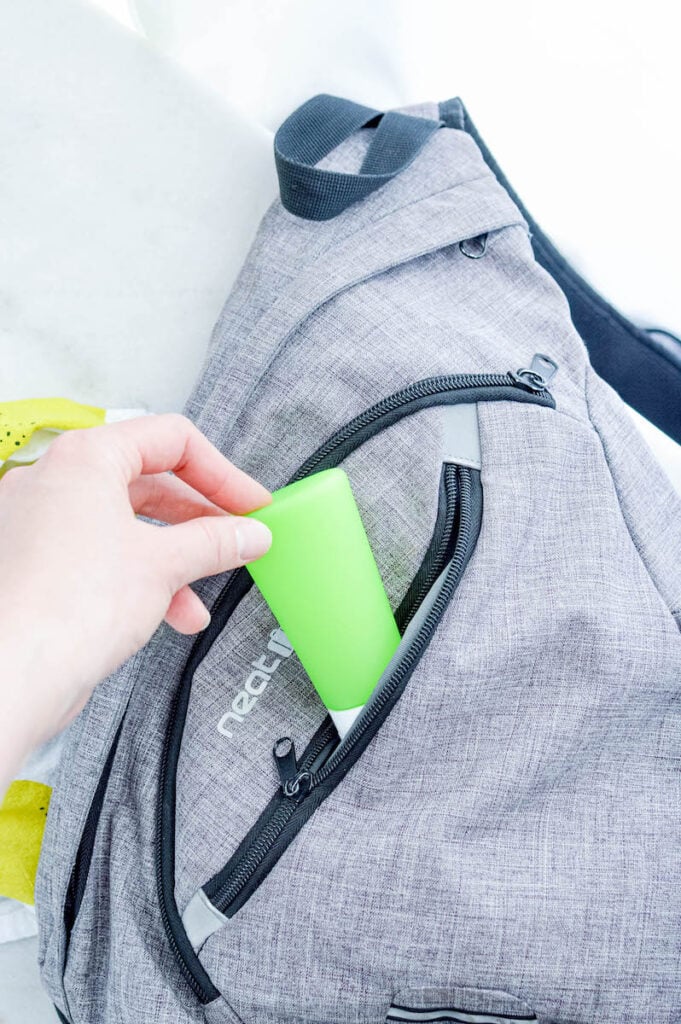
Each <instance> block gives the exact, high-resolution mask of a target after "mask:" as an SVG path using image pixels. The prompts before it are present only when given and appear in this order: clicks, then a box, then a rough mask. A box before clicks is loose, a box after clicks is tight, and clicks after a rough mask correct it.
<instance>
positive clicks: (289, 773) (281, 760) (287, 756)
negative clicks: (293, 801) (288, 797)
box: [272, 736, 298, 791]
mask: <svg viewBox="0 0 681 1024" xmlns="http://www.w3.org/2000/svg"><path fill="white" fill-rule="evenodd" d="M272 753H273V755H274V760H275V762H276V765H277V771H278V772H279V778H280V779H281V785H282V788H284V791H285V788H286V785H287V783H290V782H291V781H292V780H293V779H295V777H296V775H297V774H298V761H297V760H296V748H295V744H294V742H293V740H292V739H291V737H290V736H282V737H281V738H280V739H278V740H277V741H276V743H275V744H274V746H273V747H272Z"/></svg>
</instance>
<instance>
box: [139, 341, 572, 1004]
mask: <svg viewBox="0 0 681 1024" xmlns="http://www.w3.org/2000/svg"><path fill="white" fill-rule="evenodd" d="M542 370H543V372H542ZM556 370H557V366H556V364H555V363H554V362H553V360H550V359H549V358H548V357H546V356H540V355H538V356H535V357H534V359H533V360H532V363H531V364H530V367H528V368H521V369H519V370H517V371H515V373H512V372H510V371H509V372H508V373H505V374H445V375H441V376H437V377H429V378H426V379H424V380H421V381H417V382H415V383H414V384H411V385H409V386H407V387H406V388H403V389H402V390H401V391H398V392H395V393H394V394H392V395H389V396H388V397H386V398H384V399H382V400H381V401H379V402H378V403H376V404H375V405H374V406H372V407H371V408H369V409H367V410H365V411H364V412H363V413H361V414H360V415H359V416H356V417H355V418H354V419H353V420H351V421H350V422H349V423H347V424H346V425H345V426H343V427H341V428H340V429H339V430H337V431H336V432H335V433H334V434H333V435H332V436H331V437H330V438H329V439H328V440H327V441H326V442H324V444H322V445H321V446H320V447H319V448H318V449H317V450H316V451H315V452H314V453H313V454H312V455H311V456H310V458H309V459H307V460H306V461H305V462H304V463H303V464H302V465H301V466H300V468H299V469H298V470H297V471H296V473H295V474H294V475H293V476H292V477H291V478H290V479H289V480H288V481H287V482H288V483H293V482H294V481H296V480H300V479H302V478H303V477H305V476H308V475H309V474H311V473H313V472H316V471H321V470H322V469H329V468H331V467H333V466H337V465H339V464H340V463H341V462H342V461H343V460H344V459H345V458H346V457H347V456H348V455H349V454H351V452H353V451H354V450H355V449H356V448H359V447H360V446H361V445H362V444H363V443H364V442H365V441H367V440H369V438H371V437H372V436H374V435H375V434H376V433H378V432H379V431H382V430H384V429H386V428H387V427H389V426H391V425H392V424H393V423H395V422H397V421H398V420H400V419H402V418H403V417H404V416H408V415H412V414H413V413H416V412H418V411H420V410H421V409H424V408H428V407H429V406H433V405H441V404H451V403H455V402H463V401H465V402H468V403H476V402H484V401H516V402H525V403H533V404H537V405H542V406H545V407H548V408H555V401H554V399H553V397H552V395H551V393H550V392H549V390H548V388H547V386H546V385H547V383H548V380H549V379H550V378H551V377H552V376H553V375H554V374H555V372H556ZM464 394H465V397H463V395H464ZM458 483H459V486H460V488H461V495H460V496H459V499H457V500H459V503H460V504H461V505H462V507H463V505H464V504H465V503H466V501H470V504H471V512H472V514H473V516H474V519H473V523H472V528H471V530H470V536H469V537H468V538H466V536H465V534H466V530H464V531H463V532H462V531H461V530H459V537H460V538H461V543H460V542H459V537H457V542H456V545H455V551H454V555H453V557H452V560H451V561H450V562H449V564H448V567H447V569H446V570H445V571H444V573H443V576H444V578H443V579H442V580H441V584H442V587H441V590H440V591H439V593H438V596H437V598H436V603H435V604H434V605H433V607H432V608H431V610H430V612H429V615H428V616H427V622H426V624H425V626H423V628H422V629H421V630H420V634H421V639H420V640H419V642H418V643H417V644H416V645H415V646H414V648H413V649H412V648H411V647H410V649H409V652H408V657H407V655H406V654H405V660H404V663H402V662H401V663H400V666H401V667H399V672H398V671H397V670H396V679H395V681H394V682H393V684H392V685H391V688H390V696H389V698H388V697H386V698H385V699H384V700H383V701H382V702H381V704H380V706H379V707H377V708H376V709H374V706H373V704H372V707H371V708H365V709H364V711H363V712H362V714H361V715H360V717H359V718H358V720H357V722H355V723H354V725H353V727H352V729H351V730H350V732H349V733H348V734H347V735H346V737H345V740H344V741H343V744H341V745H338V747H337V750H335V751H334V750H332V751H331V753H330V754H328V756H327V748H329V747H330V746H331V745H332V744H333V742H334V737H336V738H337V734H336V733H335V727H334V726H333V723H332V722H331V719H330V717H328V716H327V718H326V719H325V721H324V722H323V723H322V725H321V726H320V727H319V729H318V730H317V732H316V734H315V735H314V736H313V738H312V739H311V741H310V743H309V744H308V745H307V747H306V749H305V751H304V752H303V754H302V756H301V758H300V761H299V762H298V761H297V760H296V769H297V770H296V773H295V775H293V774H292V766H293V761H292V760H291V756H292V757H293V758H295V751H293V750H291V751H290V752H289V754H290V755H291V756H289V757H288V759H287V765H288V767H287V768H285V769H284V771H285V774H286V780H285V782H284V783H282V785H285V784H288V788H289V790H294V789H295V787H296V783H297V786H298V788H297V791H296V792H291V795H286V794H285V793H284V792H283V790H282V788H281V787H280V789H279V791H278V792H277V794H276V795H275V797H273V800H272V802H271V804H270V805H268V807H267V808H266V809H265V811H264V812H263V814H262V815H261V816H260V818H259V819H258V821H257V822H256V823H255V824H254V826H253V828H252V829H251V830H250V831H249V833H248V836H246V837H245V839H244V841H243V842H242V844H241V846H240V848H239V850H237V854H239V853H240V851H241V854H240V856H239V862H238V863H235V864H234V865H232V868H233V870H232V871H231V872H230V877H229V879H228V878H227V877H226V875H225V869H223V871H222V872H220V873H218V875H216V876H214V878H213V879H211V881H210V882H209V883H208V884H207V885H206V886H205V887H204V892H205V894H206V896H207V897H208V898H209V899H210V900H211V902H214V901H215V902H214V905H217V903H220V904H221V905H224V906H228V907H229V910H230V915H229V916H233V914H234V913H236V911H237V910H238V909H239V907H240V906H241V905H243V902H245V899H244V898H243V896H244V893H248V892H249V889H251V887H252V886H253V885H254V883H255V886H256V887H257V884H259V881H258V879H259V878H261V877H264V874H266V873H267V871H268V870H269V869H270V868H271V867H272V866H273V864H274V863H275V862H276V859H278V856H279V855H280V852H281V843H280V842H278V840H280V839H281V837H282V833H283V832H284V830H285V829H286V826H287V825H291V827H292V828H293V822H292V818H293V817H294V815H295V814H296V813H298V819H299V822H300V827H302V824H304V821H305V820H307V818H308V817H309V816H310V815H311V814H312V813H313V812H314V810H315V809H316V807H317V806H318V805H319V804H320V803H321V802H322V800H323V799H324V798H325V796H326V795H328V793H329V792H331V790H332V789H333V788H335V786H336V785H337V784H338V782H339V781H340V780H341V778H342V777H343V776H344V774H345V773H346V772H347V771H348V770H349V768H350V767H351V764H352V763H354V761H355V760H356V759H357V758H358V757H359V756H360V755H361V753H362V751H363V750H364V748H365V747H366V746H367V744H368V742H369V740H370V739H371V736H372V735H373V734H374V733H375V731H376V730H377V729H378V727H379V726H380V723H381V720H382V718H385V717H386V715H387V713H388V712H389V710H390V707H391V706H392V705H391V704H390V703H389V700H390V701H392V703H394V701H395V700H397V699H398V698H399V695H400V693H401V690H402V689H403V688H404V686H405V685H406V683H407V682H408V679H409V677H410V675H411V673H412V672H413V670H414V667H415V665H416V664H417V662H418V660H419V658H420V656H421V654H422V653H423V650H424V649H425V647H426V646H427V644H428V641H429V640H430V637H431V635H432V632H433V630H434V629H435V627H436V625H437V622H438V621H439V618H440V616H441V614H442V612H443V611H444V608H445V607H446V605H447V603H448V601H449V600H450V599H451V597H452V595H453V592H454V590H455V589H456V586H457V585H458V582H459V578H460V575H461V574H462V573H463V570H464V569H465V566H466V564H467V561H468V558H469V557H470V555H471V553H472V549H473V547H474V543H475V540H477V533H476V525H475V523H476V517H477V529H478V530H479V525H480V523H479V520H480V516H481V505H482V492H481V488H480V480H479V473H477V472H476V471H475V470H471V469H468V468H466V467H458ZM462 514H464V513H462ZM251 586H252V581H251V578H250V576H249V575H248V572H247V570H245V569H243V568H242V569H238V570H236V571H234V572H233V573H231V574H230V575H229V577H228V579H227V582H226V584H225V586H224V588H223V590H222V592H221V594H220V596H219V598H218V600H217V601H216V604H215V606H214V608H213V613H212V618H211V623H210V625H209V626H208V628H207V629H206V630H205V631H204V632H203V633H202V634H201V635H200V636H199V637H198V638H197V640H196V642H195V644H194V647H193V648H192V650H191V652H190V655H189V658H188V660H187V664H186V666H185V669H184V671H183V673H182V676H181V679H180V682H179V684H178V687H177V690H176V692H175V694H174V697H173V700H172V702H171V706H170V708H169V714H168V726H167V730H166V735H165V739H164V743H163V749H162V756H161V766H160V773H159V790H158V803H157V829H156V847H155V864H156V881H157V890H158V897H159V906H160V913H161V919H162V921H163V926H164V930H165V932H166V935H167V938H168V942H169V945H170V947H171V949H172V952H173V954H174V956H175V959H176V960H177V963H178V966H179V968H180V970H181V972H182V974H183V976H184V977H185V979H186V981H187V983H188V985H189V986H190V988H191V989H192V991H193V992H194V993H195V995H196V996H197V998H198V999H199V1000H200V1001H201V1002H202V1003H203V1004H207V1003H210V1002H212V1001H213V1000H215V999H217V998H218V996H219V992H218V990H217V989H216V987H215V985H214V984H213V982H212V981H211V979H210V977H209V976H208V974H207V972H206V970H205V968H204V967H203V965H202V963H201V961H200V960H199V957H198V955H197V954H196V952H195V951H194V949H193V948H192V946H191V943H190V942H189V939H188V937H187V934H186V932H185V930H184V927H183V925H182V920H181V917H180V913H179V910H178V907H177V904H176V902H175V894H174V886H175V878H174V865H175V813H176V812H175V776H176V771H177V763H178V759H179V754H180V747H181V742H182V735H183V731H184V723H185V720H186V715H187V709H188V705H189V699H190V694H191V683H192V678H193V675H194V672H195V670H196V668H197V667H198V665H199V664H200V662H201V661H202V660H203V658H204V657H205V656H206V655H207V654H208V652H209V650H210V648H211V647H212V644H213V643H214V642H215V641H216V640H217V639H218V637H219V635H220V633H221V632H222V630H223V629H224V627H225V625H226V624H227V622H228V620H229V618H230V616H231V615H232V613H233V611H234V609H235V608H236V607H237V605H238V604H239V602H240V601H241V600H242V599H243V597H244V596H245V595H246V593H248V591H249V590H250V588H251ZM421 589H423V588H421ZM408 617H409V618H410V617H411V615H410V616H408ZM414 617H416V613H414ZM422 625H423V624H422ZM370 703H371V702H370ZM365 713H366V717H365ZM341 746H343V752H342V755H341ZM320 760H321V764H320V763H319V761H320ZM287 834H288V830H287ZM284 838H286V837H284ZM235 856H236V854H235ZM230 864H231V862H230ZM227 866H228V865H226V866H225V868H227ZM219 897H220V898H219Z"/></svg>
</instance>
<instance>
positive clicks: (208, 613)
mask: <svg viewBox="0 0 681 1024" xmlns="http://www.w3.org/2000/svg"><path fill="white" fill-rule="evenodd" d="M210 619H211V615H210V612H209V611H208V609H207V608H206V617H205V619H204V622H203V625H202V626H201V630H204V629H208V627H209V626H210Z"/></svg>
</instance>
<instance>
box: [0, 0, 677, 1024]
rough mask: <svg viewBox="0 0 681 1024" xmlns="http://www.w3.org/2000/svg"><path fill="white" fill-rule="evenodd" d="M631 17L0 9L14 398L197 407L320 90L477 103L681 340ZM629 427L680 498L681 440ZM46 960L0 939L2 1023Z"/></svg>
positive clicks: (643, 41) (157, 3)
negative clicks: (287, 162)
mask: <svg viewBox="0 0 681 1024" xmlns="http://www.w3.org/2000/svg"><path fill="white" fill-rule="evenodd" d="M98 7H99V8H101V9H100V10H98V9H97V8H98ZM620 14H621V8H620V6H619V5H615V3H614V0H608V2H607V3H603V4H602V5H601V7H600V8H594V7H593V5H592V4H589V5H587V4H586V2H584V0H576V3H575V4H574V5H571V7H570V9H569V17H568V14H567V12H564V13H561V12H560V11H557V10H556V8H555V6H553V5H546V4H545V3H543V2H539V0H522V2H521V4H520V5H519V6H518V5H512V6H511V7H509V5H506V4H503V3H502V2H501V0H494V2H493V3H492V5H491V7H490V6H489V5H473V4H468V5H459V4H454V3H451V2H449V0H421V2H420V3H419V4H418V5H416V4H413V3H410V2H408V0H376V3H375V4H372V5H366V4H364V3H362V2H360V0H347V3H346V4H345V5H343V6H342V9H340V8H339V7H338V5H337V4H335V3H332V2H331V0H276V2H274V0H258V2H257V3H254V2H253V0H129V2H128V0H92V2H91V3H90V4H88V3H86V2H84V0H21V3H13V2H12V0H0V39H1V40H2V42H3V45H2V46H0V181H1V182H2V187H0V224H1V225H2V227H1V229H0V390H1V393H2V396H3V397H5V398H19V397H28V396H39V395H54V394H64V395H67V396H69V397H71V398H75V399H79V400H81V401H84V402H88V403H94V404H97V405H102V406H105V407H108V408H112V407H113V408H115V407H126V406H128V407H129V406H142V407H145V408H148V409H150V410H153V411H163V410H166V409H178V408H180V407H181V406H182V403H183V401H184V398H185V397H186V395H187V393H188V391H189V389H190V387H191V384H192V382H193V379H194V377H195V376H196V374H197V372H198V370H199V368H200V365H201V361H202V359H203V355H204V352H205V348H206V345H207V341H208V337H209V335H210V331H211V328H212V326H213V323H214V321H215V319H216V317H217V315H218V313H219V310H220V308H221V306H222V303H223V301H224V299H225V297H226V295H227V293H228V291H229V288H230V286H231V283H232V281H233V280H234V278H235V276H236V274H237V273H238V270H239V267H240V265H241V263H242V261H243V258H244V256H245V254H246V252H247V249H248V247H249V245H250V242H251V240H252V237H253V234H254V232H255V230H256V227H257V224H258V222H259V220H260V217H261V216H262V213H263V212H264V210H265V209H266V207H267V205H268V204H269V202H270V201H271V199H272V198H273V197H274V195H275V194H276V177H275V173H274V167H273V162H272V159H271V141H272V130H273V129H274V127H275V126H276V125H277V124H278V123H279V122H280V121H281V119H282V118H283V117H284V116H285V115H286V113H288V111H289V110H290V109H291V108H292V107H293V106H295V105H296V103H298V102H299V101H300V100H302V99H304V98H306V97H307V96H309V95H311V94H313V93H314V92H318V91H331V92H339V93H342V94H344V95H348V96H351V97H354V98H356V99H358V100H360V101H362V102H367V103H373V104H374V105H376V106H379V107H380V106H389V105H398V104H401V103H410V102H418V101H419V100H422V99H426V98H432V99H444V98H446V97H447V96H451V95H456V94H458V93H460V94H462V95H463V96H464V98H465V100H466V102H467V104H468V106H469V108H470V109H471V111H472V113H473V116H474V117H475V118H476V120H477V122H478V125H479V127H480V128H481V129H482V131H483V134H484V135H485V137H486V138H487V139H488V141H490V142H491V144H492V148H493V150H494V151H495V153H496V155H497V156H498V158H499V160H500V163H501V164H502V166H503V167H504V168H505V170H506V171H507V173H508V174H509V176H510V178H511V180H512V181H513V182H514V184H516V185H517V187H518V188H519V191H520V193H521V195H523V196H527V197H529V199H530V200H531V202H530V203H529V205H530V208H531V209H532V211H533V213H535V214H536V215H537V217H538V218H539V220H540V222H541V223H542V224H543V226H544V227H545V228H546V229H548V230H549V232H550V233H551V234H552V235H553V237H554V238H555V239H556V241H557V242H558V243H559V245H560V246H561V247H562V248H563V249H564V251H565V252H566V253H567V254H569V256H570V257H571V258H572V259H574V260H575V262H576V263H577V264H578V265H579V266H581V267H582V268H583V269H584V270H585V271H586V272H587V274H588V276H589V277H590V279H591V280H592V281H593V282H594V283H595V284H596V286H597V287H600V288H601V289H603V290H604V291H605V292H606V293H607V294H608V296H609V297H610V298H611V299H612V300H613V301H614V302H615V303H616V304H618V305H619V306H620V307H621V308H622V309H623V310H624V311H626V312H628V313H629V314H630V315H632V316H635V317H638V318H640V319H641V320H644V321H648V322H658V323H662V324H664V325H666V326H669V327H670V328H671V329H676V330H677V332H678V331H679V329H680V328H681V292H680V291H679V289H678V287H677V281H676V277H677V273H678V257H677V254H676V241H675V240H676V238H677V237H678V235H679V230H680V229H681V207H679V204H678V203H676V201H675V197H676V189H677V185H676V183H677V181H678V179H679V175H680V174H681V147H679V145H678V143H677V141H676V138H675V136H674V133H672V132H669V131H668V130H667V129H668V125H670V124H674V123H675V120H676V110H675V97H676V95H677V92H678V79H677V76H678V71H677V70H676V68H677V62H676V56H675V54H674V53H673V47H674V46H675V35H674V33H672V32H671V31H669V28H668V27H667V20H668V18H669V15H668V13H667V7H666V5H663V4H662V3H658V2H656V0H652V2H651V3H650V4H648V5H645V7H643V6H642V5H635V6H632V8H631V10H628V11H627V17H626V18H623V17H620V16H619V15H620ZM111 15H113V18H112V17H111ZM585 25H588V31H584V26H585ZM434 26H436V27H437V31H434V30H433V29H434ZM145 35H146V37H147V38H143V36H145ZM667 57H669V59H666V58H667ZM671 58H673V59H671ZM538 82H541V88H538V87H537V86H538ZM623 97H626V102H625V101H623ZM653 184H654V187H648V186H650V185H653ZM635 419H636V421H637V422H638V425H639V427H640V429H641V430H642V431H643V433H644V435H645V436H646V437H647V439H648V440H649V443H650V444H651V446H652V447H653V448H654V450H655V451H656V453H657V455H658V457H659V458H660V460H661V462H662V463H663V465H664V466H665V469H666V470H667V472H668V474H669V475H670V477H671V478H672V479H673V481H674V482H675V484H676V486H677V487H678V488H679V490H681V448H679V446H677V445H674V443H673V442H671V441H669V440H668V439H666V438H664V437H663V435H661V434H660V433H659V431H656V430H655V428H653V427H651V426H650V425H649V424H647V423H646V422H645V421H643V420H641V418H640V417H635ZM36 770H39V769H36ZM17 920H18V919H17ZM22 920H23V922H24V925H25V928H26V929H28V930H30V929H31V928H32V921H31V918H30V915H25V916H24V917H23V918H22ZM17 927H18V928H19V927H23V925H17ZM34 956H35V944H34V941H33V940H31V939H26V940H23V941H21V942H13V943H10V944H7V945H5V946H0V1024H47V1022H48V1021H49V1022H51V1021H53V1020H54V1017H53V1014H52V1011H51V1010H50V1008H49V1003H48V1002H47V1000H46V998H45V997H44V995H43V994H42V993H41V991H40V989H39V985H38V982H37V970H36V967H35V963H34Z"/></svg>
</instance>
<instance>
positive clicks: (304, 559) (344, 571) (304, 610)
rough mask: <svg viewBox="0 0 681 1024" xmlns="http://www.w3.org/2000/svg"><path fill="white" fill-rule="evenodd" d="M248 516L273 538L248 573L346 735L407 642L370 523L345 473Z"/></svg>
mask: <svg viewBox="0 0 681 1024" xmlns="http://www.w3.org/2000/svg"><path fill="white" fill-rule="evenodd" d="M272 499H273V500H272V504H271V505H266V506H265V507H264V508H261V509H257V510H256V511H255V512H250V513H249V515H250V516H252V517H253V518H254V519H260V520H261V521H262V522H263V523H266V524H267V526H269V528H270V529H271V531H272V545H271V547H270V549H269V551H267V553H266V554H265V555H263V556H262V557H261V558H258V559H257V560H256V561H254V562H250V563H249V564H248V565H247V566H246V568H247V569H248V571H249V573H250V574H251V576H252V577H253V579H254V581H255V583H256V585H257V586H258V588H259V590H260V591H261V593H262V594H263V597H264V598H265V600H266V601H267V603H268V605H269V606H270V608H271V609H272V612H273V613H274V615H275V618H276V619H277V621H278V622H279V625H280V626H281V628H282V629H283V630H284V632H285V633H286V636H287V637H288V640H289V642H290V643H291V646H292V647H293V649H294V651H295V652H296V654H297V655H298V658H299V659H300V661H301V664H302V665H303V667H304V669H305V671H306V672H307V674H308V675H309V677H310V680H311V681H312V683H313V685H314V687H315V689H316V690H317V693H318V694H319V696H320V697H321V699H322V701H323V702H324V704H325V705H326V707H327V708H328V710H329V713H330V715H331V717H332V719H333V721H334V723H335V725H336V728H337V730H338V733H339V735H340V737H341V739H342V738H343V736H344V735H345V734H346V732H347V731H348V729H349V728H350V726H351V725H352V723H353V722H354V720H355V718H356V717H357V715H358V714H359V712H360V711H361V710H362V708H363V706H364V704H365V703H366V702H367V700H368V698H369V696H370V695H371V692H372V690H373V689H374V686H375V685H376V683H377V681H378V679H379V677H380V675H381V673H382V672H383V669H384V668H385V667H386V665H387V664H388V662H389V661H390V658H391V657H392V655H393V654H394V652H395V649H396V647H397V645H398V644H399V642H400V633H399V630H398V628H397V624H396V622H395V617H394V615H393V613H392V609H391V607H390V602H389V601H388V597H387V595H386V593H385V590H384V588H383V582H382V580H381V576H380V573H379V571H378V566H377V565H376V561H375V559H374V556H373V552H372V550H371V546H370V544H369V540H368V538H367V535H366V532H365V530H364V524H363V523H362V518H361V516H360V513H359V509H358V508H357V504H356V502H355V499H354V495H353V493H352V488H351V487H350V481H349V480H348V477H347V475H346V473H345V472H344V471H343V470H342V469H326V470H323V471H322V472H320V473H314V474H313V475H312V476H309V477H306V478H305V479H304V480H298V481H296V482H295V483H292V484H289V485H288V486H287V487H282V488H281V489H280V490H278V491H274V492H273V494H272Z"/></svg>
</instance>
